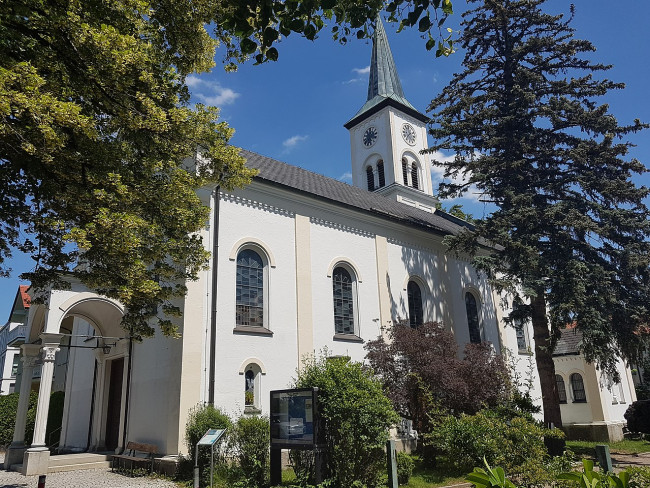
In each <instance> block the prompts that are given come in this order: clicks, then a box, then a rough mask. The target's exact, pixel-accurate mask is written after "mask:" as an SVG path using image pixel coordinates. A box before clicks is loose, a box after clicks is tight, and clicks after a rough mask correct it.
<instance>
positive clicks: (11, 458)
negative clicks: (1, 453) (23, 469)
mask: <svg viewBox="0 0 650 488" xmlns="http://www.w3.org/2000/svg"><path fill="white" fill-rule="evenodd" d="M26 450H27V446H26V445H25V444H23V443H22V442H18V443H15V444H14V443H12V444H11V445H10V446H9V447H8V448H7V452H5V463H4V469H6V470H7V471H9V470H10V469H11V466H12V465H14V464H20V463H22V462H23V455H24V454H25V451H26Z"/></svg>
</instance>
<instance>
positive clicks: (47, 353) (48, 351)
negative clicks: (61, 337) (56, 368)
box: [43, 344, 61, 361]
mask: <svg viewBox="0 0 650 488" xmlns="http://www.w3.org/2000/svg"><path fill="white" fill-rule="evenodd" d="M60 350H61V349H59V345H58V344H45V345H44V346H43V361H54V359H55V358H56V353H57V352H59V351H60Z"/></svg>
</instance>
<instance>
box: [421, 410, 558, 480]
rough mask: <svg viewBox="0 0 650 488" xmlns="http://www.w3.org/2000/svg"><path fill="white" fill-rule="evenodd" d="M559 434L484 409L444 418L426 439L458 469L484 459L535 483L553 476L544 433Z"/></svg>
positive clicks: (522, 419)
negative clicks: (474, 412)
mask: <svg viewBox="0 0 650 488" xmlns="http://www.w3.org/2000/svg"><path fill="white" fill-rule="evenodd" d="M561 435H562V433H561V432H558V431H557V430H554V431H550V430H548V429H544V428H542V427H540V426H539V425H538V424H537V423H536V422H533V421H530V420H528V419H526V418H524V417H514V418H512V419H509V420H507V419H504V418H502V417H500V416H498V415H497V414H496V413H494V412H492V411H489V410H484V411H481V412H478V413H477V414H476V415H462V416H461V417H458V418H457V417H453V416H451V415H450V416H447V417H445V418H443V419H442V420H441V421H440V422H439V423H438V424H437V425H436V426H435V427H434V428H433V429H432V433H431V434H429V435H427V436H426V438H425V442H427V443H428V444H430V445H432V446H433V447H434V448H435V449H436V451H437V452H438V453H440V454H442V455H443V456H444V458H445V460H446V462H447V463H448V464H449V465H450V466H452V467H453V468H455V469H457V470H460V471H469V470H471V469H472V468H473V467H474V466H481V465H483V463H484V460H485V461H487V462H488V463H489V464H490V465H493V466H495V465H496V466H502V467H504V468H505V469H506V471H507V472H508V473H509V474H511V475H512V477H513V479H515V480H517V481H518V482H520V483H522V484H527V485H535V484H543V483H545V482H547V481H548V479H549V478H550V477H552V473H549V466H548V465H547V464H548V461H549V457H548V454H547V451H546V448H545V446H544V436H546V437H558V436H561Z"/></svg>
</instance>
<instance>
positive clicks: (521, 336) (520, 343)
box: [515, 322, 528, 352]
mask: <svg viewBox="0 0 650 488" xmlns="http://www.w3.org/2000/svg"><path fill="white" fill-rule="evenodd" d="M515 332H516V333H517V348H518V349H519V352H527V351H528V341H527V340H526V331H525V330H524V324H522V323H521V322H515Z"/></svg>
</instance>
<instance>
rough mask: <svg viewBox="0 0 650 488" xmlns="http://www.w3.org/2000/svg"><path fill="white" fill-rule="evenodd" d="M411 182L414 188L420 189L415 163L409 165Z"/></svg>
mask: <svg viewBox="0 0 650 488" xmlns="http://www.w3.org/2000/svg"><path fill="white" fill-rule="evenodd" d="M411 183H413V188H415V189H416V190H419V189H420V186H419V182H418V166H417V164H415V163H413V165H412V166H411Z"/></svg>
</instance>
